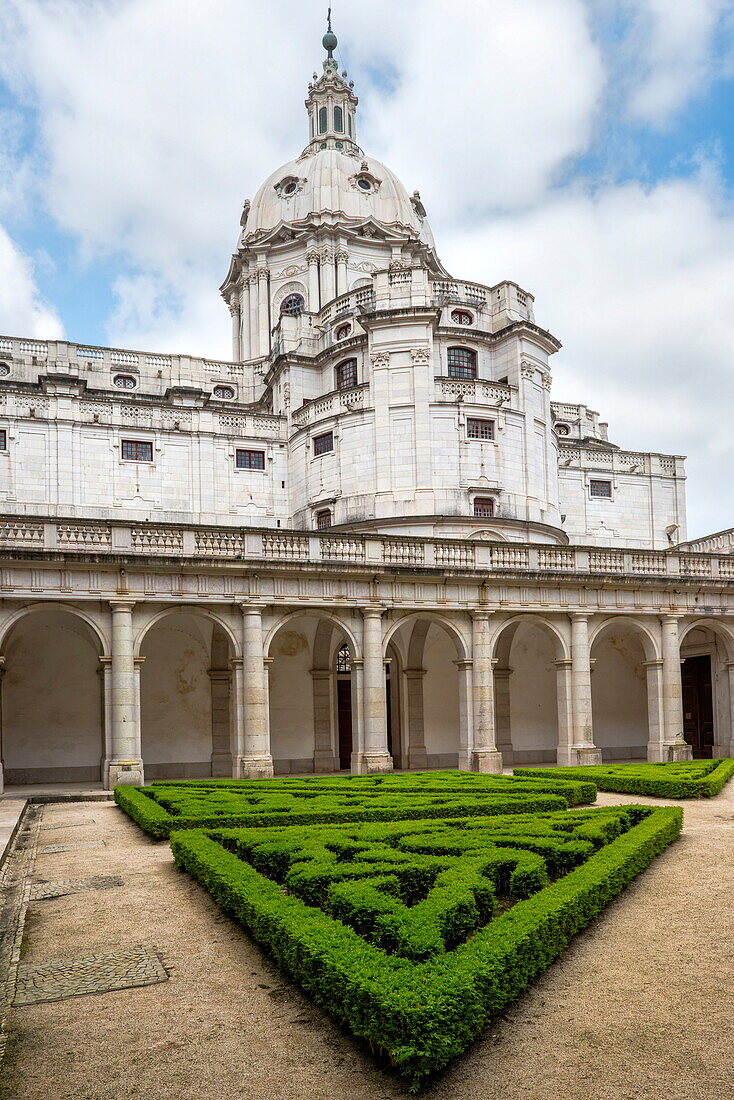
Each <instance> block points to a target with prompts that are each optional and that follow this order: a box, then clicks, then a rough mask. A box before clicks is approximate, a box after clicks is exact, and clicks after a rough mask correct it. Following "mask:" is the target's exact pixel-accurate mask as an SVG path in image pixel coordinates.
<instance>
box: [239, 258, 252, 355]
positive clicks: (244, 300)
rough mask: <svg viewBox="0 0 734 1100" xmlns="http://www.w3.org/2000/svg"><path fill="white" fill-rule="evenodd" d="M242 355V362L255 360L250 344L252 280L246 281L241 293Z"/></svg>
mask: <svg viewBox="0 0 734 1100" xmlns="http://www.w3.org/2000/svg"><path fill="white" fill-rule="evenodd" d="M240 353H241V356H242V361H243V362H245V363H246V362H247V360H248V359H251V358H253V354H252V350H251V343H250V280H249V279H248V278H246V279H245V281H244V283H243V284H242V290H241V292H240Z"/></svg>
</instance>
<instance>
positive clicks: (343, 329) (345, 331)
mask: <svg viewBox="0 0 734 1100" xmlns="http://www.w3.org/2000/svg"><path fill="white" fill-rule="evenodd" d="M351 331H352V326H351V325H339V328H338V329H337V330H336V332H335V334H334V335H335V336H336V338H337V340H346V338H347V336H349V333H350V332H351Z"/></svg>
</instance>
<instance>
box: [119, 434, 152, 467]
mask: <svg viewBox="0 0 734 1100" xmlns="http://www.w3.org/2000/svg"><path fill="white" fill-rule="evenodd" d="M122 457H123V458H124V459H126V460H127V461H128V462H152V461H153V444H152V443H144V442H143V441H142V440H140V439H123V440H122Z"/></svg>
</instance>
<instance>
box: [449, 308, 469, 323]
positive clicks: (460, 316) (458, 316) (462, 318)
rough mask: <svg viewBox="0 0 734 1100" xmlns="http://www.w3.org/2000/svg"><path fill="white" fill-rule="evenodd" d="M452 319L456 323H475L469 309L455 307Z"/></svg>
mask: <svg viewBox="0 0 734 1100" xmlns="http://www.w3.org/2000/svg"><path fill="white" fill-rule="evenodd" d="M451 320H452V321H453V322H454V324H455V325H473V324H474V318H473V316H472V315H471V313H469V311H468V310H467V309H455V310H453V311H452V313H451Z"/></svg>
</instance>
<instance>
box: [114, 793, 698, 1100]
mask: <svg viewBox="0 0 734 1100" xmlns="http://www.w3.org/2000/svg"><path fill="white" fill-rule="evenodd" d="M265 782H266V783H267V782H269V781H265ZM510 782H511V781H510ZM505 786H506V784H505V785H502V784H501V785H500V787H499V788H495V789H493V793H492V794H491V795H490V794H488V793H486V791H485V794H484V795H483V796H482V795H477V796H476V801H475V803H474V804H472V805H471V808H470V809H469V810H467V802H466V799H467V797H468V796H467V795H452V794H448V793H445V792H440V791H439V792H434V793H432V794H428V793H424V794H423V795H422V796H420V795H416V794H415V792H413V793H409V792H408V791H407V790H406V791H405V792H404V793H403V794H402V798H403V800H404V806H403V808H402V810H401V809H400V807H399V801H400V796H398V795H396V794H388V793H387V790H383V791H381V792H379V804H380V805H382V806H383V809H384V810H385V811H387V812H390V813H391V814H392V816H393V820H391V821H384V820H383V821H380V820H377V811H376V810H375V803H374V801H373V800H374V798H375V795H376V793H377V792H375V791H374V789H373V792H372V795H371V797H370V796H369V789H366V790H365V791H363V792H362V793H359V788H357V791H358V793H357V795H355V796H354V797H356V798H359V799H360V800H361V806H360V807H356V806H354V805H352V806H351V808H348V809H345V803H344V798H345V796H344V795H340V796H334V795H331V796H325V795H321V794H318V793H316V794H315V795H314V797H313V798H312V800H311V806H312V809H313V810H314V812H315V815H316V816H319V815H328V819H324V820H322V821H321V822H318V821H316V820H314V819H313V818H312V819H311V821H308V822H304V823H302V824H292V825H288V826H274V825H269V826H268V827H264V826H263V824H262V818H263V817H268V815H270V816H272V815H273V814H275V813H276V810H275V807H274V806H270V807H269V808H268V809H264V808H263V805H262V804H261V803H257V801H255V804H254V805H253V806H252V813H253V824H254V825H257V826H258V827H245V828H224V827H221V826H219V827H216V828H206V829H188V830H186V829H180V828H179V829H177V830H176V831H174V832H173V834H172V837H171V846H172V849H173V853H174V856H175V859H176V862H177V864H178V865H179V866H180V867H181V868H183V869H185V870H186V871H188V872H189V873H190V874H191V875H193V876H194V878H196V879H197V880H198V881H199V882H200V883H201V884H202V886H204V887H205V888H206V889H207V890H208V891H209V892H210V893H211V895H212V896H213V897H214V899H215V900H216V901H217V903H218V904H219V906H220V907H221V908H222V909H223V910H224V911H225V912H227V913H228V914H229V915H230V916H232V917H233V918H234V919H235V920H237V921H239V922H240V923H241V924H242V926H243V927H244V928H245V929H247V930H248V932H249V933H250V934H251V935H252V937H253V938H254V939H255V940H256V941H257V942H258V943H260V944H261V945H262V947H263V948H264V949H265V950H266V952H267V953H268V954H269V955H270V956H271V957H272V958H273V959H274V960H275V961H276V962H277V964H278V965H279V966H280V967H281V968H282V969H283V970H284V971H285V972H287V973H288V974H289V975H290V976H291V977H292V978H293V979H294V980H295V981H296V982H297V983H298V984H299V985H300V986H301V987H302V988H303V990H304V991H305V992H306V993H307V994H308V995H309V996H310V997H311V998H312V999H313V1000H314V1001H315V1002H316V1003H318V1004H319V1005H320V1006H322V1007H323V1008H324V1009H326V1010H327V1011H328V1012H330V1013H331V1014H332V1015H333V1016H334V1017H336V1018H337V1019H338V1020H340V1021H341V1022H342V1023H344V1024H346V1025H347V1026H348V1027H349V1028H350V1029H351V1031H352V1032H353V1034H354V1035H355V1036H357V1037H359V1038H360V1039H363V1040H366V1041H368V1042H369V1043H370V1044H371V1047H372V1049H373V1050H375V1051H377V1052H379V1054H380V1055H381V1057H383V1058H385V1059H387V1060H389V1062H390V1064H391V1065H392V1066H393V1067H394V1068H395V1069H396V1070H397V1071H398V1072H399V1073H400V1074H401V1075H402V1076H403V1077H404V1078H405V1080H406V1082H407V1083H408V1084H409V1087H410V1088H411V1089H412V1090H414V1091H415V1090H417V1089H418V1088H419V1087H420V1086H421V1085H422V1084H423V1083H424V1082H425V1081H426V1079H427V1078H428V1077H429V1076H430V1075H431V1074H433V1073H435V1072H436V1071H438V1070H440V1069H441V1068H442V1067H444V1066H445V1065H446V1064H447V1063H448V1062H450V1061H451V1059H453V1058H454V1057H456V1056H457V1055H458V1054H460V1053H461V1052H462V1051H464V1050H465V1049H466V1048H467V1047H468V1046H469V1045H470V1044H471V1042H472V1041H473V1040H474V1039H475V1038H476V1037H477V1036H478V1035H479V1034H480V1033H481V1032H482V1030H483V1029H484V1028H485V1027H486V1025H487V1024H488V1022H489V1021H490V1019H491V1018H492V1017H493V1016H495V1015H497V1014H498V1013H500V1012H502V1011H503V1010H504V1008H505V1007H506V1006H507V1005H508V1004H509V1003H510V1002H511V1001H513V1000H514V999H515V998H516V997H517V996H518V995H519V994H520V993H521V992H522V991H523V990H524V989H526V988H527V987H528V986H529V985H530V984H531V983H532V982H533V980H534V979H535V978H536V977H537V975H538V974H539V973H541V972H542V971H543V970H544V969H545V968H546V967H547V966H548V965H549V964H550V963H551V962H552V961H553V960H554V959H555V958H556V957H557V956H558V955H559V954H560V953H561V952H562V951H563V949H564V947H565V946H566V944H568V942H569V941H570V940H571V938H572V937H573V936H574V934H575V933H576V932H578V931H579V930H580V929H582V928H584V927H586V926H587V925H588V924H590V923H591V922H592V921H593V920H594V918H595V917H596V916H597V915H598V914H599V913H600V912H601V911H602V910H603V909H604V908H605V906H606V905H608V904H609V902H611V901H612V900H613V899H614V898H615V897H616V896H617V895H618V894H619V893H620V892H621V891H622V890H623V889H624V887H625V886H626V885H627V883H629V882H630V881H631V879H633V878H634V877H635V876H636V875H638V874H639V873H640V872H641V871H642V870H644V868H645V867H647V866H648V864H649V863H650V862H651V861H652V860H653V859H654V858H655V857H656V856H657V855H658V854H659V853H660V852H662V851H663V849H664V848H665V847H666V846H667V845H668V844H670V843H671V841H673V840H674V839H675V837H676V836H677V835H678V833H679V831H680V827H681V821H682V812H681V810H680V809H679V808H678V807H667V806H665V807H639V806H615V807H609V808H604V809H589V808H582V807H579V806H578V805H577V806H575V807H574V806H572V808H570V809H567V808H566V806H568V805H569V804H571V803H572V802H573V799H572V798H569V797H567V798H565V799H564V798H563V797H562V796H560V795H557V794H553V793H547V792H539V791H534V792H533V791H532V790H530V791H528V790H522V789H521V788H520V787H518V788H517V791H518V795H517V797H518V799H522V798H525V799H537V803H538V804H537V805H536V806H535V807H532V808H533V809H534V811H535V812H517V809H518V804H517V803H516V804H515V805H513V806H512V807H511V808H512V809H513V810H514V811H515V812H512V813H510V814H508V813H506V812H503V811H502V810H499V809H498V807H501V806H502V805H503V803H504V804H506V803H507V800H508V799H509V798H510V795H509V793H508V792H507V791H506V790H505V789H504V787H505ZM521 786H522V785H521ZM366 787H367V788H368V787H369V785H366ZM152 789H153V790H154V791H155V792H156V794H155V797H154V798H151V795H150V793H149V792H148V793H145V794H142V793H141V795H140V797H142V798H145V799H147V800H148V802H149V803H150V804H151V805H152V806H157V807H158V808H159V809H161V810H163V812H164V813H168V814H169V816H170V815H171V814H172V812H173V807H174V803H175V805H176V806H178V807H179V808H180V807H181V805H182V804H181V803H180V802H176V800H175V799H174V798H173V797H172V796H171V794H170V793H169V792H170V791H171V787H170V786H168V787H165V788H163V787H154V788H152ZM208 789H209V790H212V788H208ZM388 789H389V787H388ZM121 790H125V788H121ZM127 790H128V791H129V790H130V789H129V788H128V789H127ZM230 793H231V792H230ZM576 793H577V794H578V793H579V792H578V791H577V792H576ZM177 797H178V796H177ZM212 797H213V796H211V795H207V796H203V795H202V794H201V793H199V794H196V795H194V794H192V795H191V798H192V799H198V800H199V804H198V805H197V806H196V810H197V812H200V813H201V815H202V816H203V817H206V816H207V815H209V816H211V813H210V811H211V807H212V804H213V803H212ZM236 797H237V798H238V799H239V800H240V803H241V801H242V800H247V799H255V796H254V795H253V794H252V793H251V788H249V789H245V788H241V789H240V790H239V791H238V792H237V794H236ZM290 797H291V798H292V799H294V801H293V802H292V803H290V804H286V803H285V802H282V803H279V810H278V812H280V813H281V817H283V816H285V815H286V814H288V813H290V814H291V818H293V817H297V816H299V815H300V814H302V813H303V812H304V811H303V809H302V805H301V807H300V808H294V806H295V805H296V804H297V803H299V802H300V801H301V800H300V799H299V797H297V795H296V794H295V793H292V794H291V796H290ZM325 797H331V798H332V800H333V801H332V803H331V804H329V805H328V806H322V805H321V800H322V799H323V798H325ZM277 798H278V799H284V798H285V796H284V794H283V793H281V792H279V793H278V794H277ZM421 798H422V801H421ZM452 798H456V802H455V803H453V804H452V802H451V800H452ZM483 798H484V799H485V800H487V799H490V798H493V799H495V802H494V807H493V809H494V811H495V812H494V813H493V815H492V816H484V815H483V814H482V809H481V802H482V799H483ZM391 799H394V800H396V801H395V804H392V803H391V802H390V800H391ZM549 800H550V801H553V802H558V801H560V802H561V804H562V806H563V808H560V807H559V808H558V809H556V808H555V806H547V805H546V803H547V802H548V801H549ZM123 801H124V799H120V803H121V805H122V804H123ZM388 802H390V805H389V806H388V805H387V804H386V803H388ZM240 803H238V806H239V810H238V811H237V812H238V813H239V812H241V810H242V806H241V805H240ZM192 805H193V803H192V802H187V803H186V804H185V806H184V815H183V816H187V815H190V814H192V812H193V811H192ZM421 805H423V811H424V816H423V817H418V816H417V815H418V813H420V807H421ZM289 807H290V808H289ZM221 808H222V811H223V815H222V816H223V820H224V821H226V819H227V817H228V816H232V814H231V812H230V811H231V804H230V803H229V802H227V803H225V804H223V805H222V807H221ZM434 809H435V810H436V811H437V812H438V814H440V815H441V816H439V817H430V816H426V813H433V811H434ZM549 810H550V811H552V812H548V811H549ZM128 812H129V810H128ZM354 812H362V813H363V814H364V815H365V818H366V819H367V820H363V821H361V822H350V823H346V822H344V814H345V813H354ZM452 814H453V815H454V817H453V819H452V816H451V815H452ZM467 814H469V816H467ZM485 814H486V811H485ZM414 815H415V816H414ZM258 818H259V819H260V820H259V821H258V820H257V819H258ZM398 818H399V819H398Z"/></svg>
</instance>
